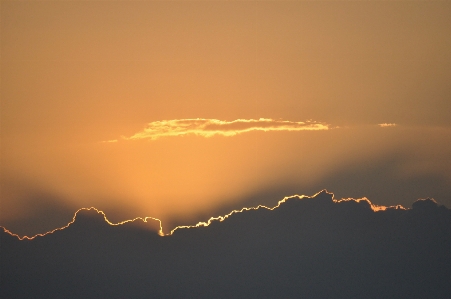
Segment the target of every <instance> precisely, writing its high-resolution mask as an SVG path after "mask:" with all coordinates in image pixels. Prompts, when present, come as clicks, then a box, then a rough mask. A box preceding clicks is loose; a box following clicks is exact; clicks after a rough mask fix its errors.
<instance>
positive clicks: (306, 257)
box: [0, 191, 451, 299]
mask: <svg viewBox="0 0 451 299" xmlns="http://www.w3.org/2000/svg"><path fill="white" fill-rule="evenodd" d="M143 220H144V219H135V220H132V221H126V222H123V223H118V224H112V223H110V222H109V221H108V220H107V218H106V217H105V215H104V213H102V212H101V211H98V210H95V209H82V210H79V211H78V212H77V214H76V217H74V219H73V221H72V222H71V223H69V224H68V225H67V226H66V227H65V228H62V229H60V230H55V231H53V233H49V234H47V235H45V236H41V237H37V238H35V239H33V240H28V239H26V238H25V239H23V240H19V239H18V238H17V237H15V236H13V235H11V234H10V233H8V231H5V230H3V231H0V241H1V244H2V255H1V256H2V258H1V259H0V267H1V269H2V273H1V275H2V277H1V278H2V288H0V297H1V298H34V297H36V296H38V294H45V295H46V298H94V297H95V298H99V297H101V298H148V297H149V296H151V297H155V298H218V297H221V298H380V297H384V298H409V299H411V298H451V284H450V282H451V280H450V279H451V253H450V252H451V210H449V209H447V208H446V207H444V206H438V205H437V203H436V202H435V201H433V200H431V199H426V200H421V201H418V202H417V203H415V204H414V205H413V208H412V209H404V208H401V207H399V206H398V207H385V208H384V209H380V207H377V206H374V205H373V204H371V202H370V201H369V200H367V199H360V200H353V199H346V200H335V199H334V198H333V194H331V193H328V192H326V191H322V192H320V193H317V194H316V195H314V196H312V197H308V196H297V195H296V196H291V197H286V198H285V199H283V200H281V201H280V202H279V204H278V205H277V206H276V207H274V208H267V207H263V206H260V207H256V208H247V209H243V210H241V211H233V212H232V213H229V214H228V215H226V216H224V217H216V218H211V219H210V220H209V221H207V222H205V223H200V224H198V225H196V226H191V227H180V228H178V229H177V230H175V231H173V232H172V234H170V235H166V236H164V237H162V236H159V235H158V234H157V233H156V232H155V231H151V230H148V229H147V225H148V224H147V223H144V222H146V221H143ZM146 220H147V219H146ZM151 220H152V221H151V222H153V223H154V224H157V225H158V224H159V222H158V221H155V219H151ZM137 221H138V222H139V223H140V224H139V225H135V222H137ZM147 222H148V221H147ZM80 286H83V287H80ZM149 294H150V295H149Z"/></svg>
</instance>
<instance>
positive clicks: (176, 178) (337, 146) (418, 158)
mask: <svg viewBox="0 0 451 299" xmlns="http://www.w3.org/2000/svg"><path fill="white" fill-rule="evenodd" d="M0 5H1V109H0V110H1V156H0V161H1V163H0V167H1V169H0V170H1V173H0V182H1V194H0V200H1V202H0V203H1V207H0V211H1V212H0V225H2V226H5V227H6V228H8V229H9V230H11V231H12V232H15V233H18V234H21V235H23V234H28V235H33V234H36V233H41V232H45V231H48V230H50V229H53V228H56V227H59V226H62V225H64V224H66V223H68V221H70V220H71V219H72V216H73V214H74V212H75V211H76V210H77V209H79V208H83V207H91V206H94V207H96V208H98V209H100V210H102V211H104V212H105V213H106V214H107V215H108V218H109V219H110V220H111V221H122V220H125V219H130V218H134V217H138V216H140V217H146V216H151V217H156V218H159V219H161V220H162V223H163V228H164V230H165V231H166V232H167V231H169V230H171V229H172V228H173V227H174V226H175V225H179V224H194V223H196V222H198V221H200V220H203V221H204V220H206V219H208V218H209V217H210V216H217V215H223V214H225V213H228V212H229V211H231V210H233V209H239V208H242V207H245V206H256V205H258V204H265V205H268V206H275V205H276V204H277V202H278V201H279V200H281V199H282V198H284V197H285V196H290V195H294V194H300V195H302V194H305V195H313V194H315V193H317V192H319V191H320V190H322V189H327V190H329V191H330V192H333V193H334V194H335V197H336V198H348V197H353V198H361V197H367V198H368V199H370V200H371V201H372V202H373V203H375V204H378V205H396V204H401V205H404V206H405V207H408V208H409V207H410V206H411V204H412V203H413V202H414V201H415V200H416V199H418V198H426V197H431V198H434V199H435V200H436V201H437V202H438V203H439V204H441V205H445V206H447V207H448V208H450V207H451V18H450V15H451V2H450V1H408V0H406V1H390V0H389V1H338V0H337V1H314V0H313V1H62V0H61V1H8V0H1V2H0Z"/></svg>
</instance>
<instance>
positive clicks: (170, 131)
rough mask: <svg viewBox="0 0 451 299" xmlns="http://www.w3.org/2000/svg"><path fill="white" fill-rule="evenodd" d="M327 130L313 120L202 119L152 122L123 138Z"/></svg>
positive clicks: (325, 125)
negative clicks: (139, 130)
mask: <svg viewBox="0 0 451 299" xmlns="http://www.w3.org/2000/svg"><path fill="white" fill-rule="evenodd" d="M328 129H329V126H328V125H327V124H323V123H317V122H313V121H306V122H293V121H287V120H274V119H269V118H260V119H237V120H234V121H223V120H218V119H203V118H196V119H173V120H162V121H155V122H151V123H149V124H147V127H146V128H145V129H144V130H143V131H141V132H139V133H136V134H135V135H133V136H131V137H128V138H125V139H128V140H137V139H151V140H155V139H158V138H160V137H164V136H183V135H198V136H202V137H212V136H215V135H222V136H235V135H237V134H241V133H246V132H251V131H264V132H269V131H306V130H310V131H312V130H328Z"/></svg>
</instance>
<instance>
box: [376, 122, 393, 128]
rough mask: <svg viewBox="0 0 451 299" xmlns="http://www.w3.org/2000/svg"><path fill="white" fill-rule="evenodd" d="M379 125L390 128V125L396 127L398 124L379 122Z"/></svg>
mask: <svg viewBox="0 0 451 299" xmlns="http://www.w3.org/2000/svg"><path fill="white" fill-rule="evenodd" d="M378 126H379V127H381V128H389V127H396V126H397V124H395V123H383V124H378Z"/></svg>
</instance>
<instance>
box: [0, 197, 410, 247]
mask: <svg viewBox="0 0 451 299" xmlns="http://www.w3.org/2000/svg"><path fill="white" fill-rule="evenodd" d="M323 192H324V193H327V194H329V195H331V199H332V202H333V203H335V204H339V203H341V202H346V201H354V202H357V203H359V202H361V201H363V202H367V204H368V205H369V207H370V208H371V210H372V211H373V212H381V211H385V210H387V209H401V210H408V209H406V208H404V207H403V206H401V205H394V206H380V205H376V204H373V203H372V202H371V201H370V200H369V199H367V198H366V197H363V198H359V199H354V198H343V199H335V198H334V194H333V193H332V192H328V191H327V190H325V189H324V190H322V191H320V192H318V193H316V194H314V195H313V196H306V195H292V196H287V197H285V198H283V199H282V200H280V201H279V202H278V203H277V205H276V206H274V207H272V208H270V207H267V206H264V205H258V206H256V207H245V208H242V209H241V210H233V211H231V212H230V213H228V214H226V215H224V216H217V217H211V218H210V219H208V220H207V221H206V222H198V223H197V224H195V225H182V226H177V227H176V228H174V229H172V230H171V231H170V232H169V233H168V234H165V233H164V232H163V226H162V221H161V220H160V219H158V218H154V217H136V218H134V219H131V220H125V221H121V222H118V223H113V222H111V221H109V220H108V218H107V217H106V215H105V213H104V212H103V211H101V210H98V209H97V208H94V207H91V208H81V209H79V210H77V211H76V212H75V215H74V217H73V218H72V220H71V221H70V222H69V223H68V224H67V225H65V226H63V227H59V228H56V229H53V230H51V231H48V232H45V233H42V234H36V235H34V236H31V237H30V236H20V235H18V234H15V233H13V232H11V231H9V230H8V229H6V228H5V227H3V226H0V229H3V231H4V232H6V233H8V234H9V235H11V236H14V237H16V238H18V239H19V240H33V239H35V238H37V237H44V236H46V235H48V234H53V233H54V232H57V231H61V230H64V229H66V228H68V227H69V226H70V225H72V224H73V223H75V220H76V218H77V214H78V213H79V212H81V211H95V212H97V213H99V214H101V215H102V216H103V219H104V220H105V222H106V223H107V224H109V225H111V226H118V225H123V224H127V223H133V222H135V221H142V222H144V223H147V222H148V221H149V220H151V221H156V222H158V223H159V230H158V232H157V233H158V235H159V236H161V237H165V236H171V235H173V234H174V232H175V231H176V230H179V229H192V228H198V227H206V226H209V225H210V224H211V223H213V222H215V221H218V222H222V221H224V220H226V219H227V218H229V217H230V216H232V215H233V214H236V213H242V212H245V211H250V210H259V209H266V210H270V211H273V210H275V209H277V208H279V207H280V205H281V204H283V203H285V202H286V201H287V200H289V199H292V198H297V199H298V200H302V199H304V198H310V199H313V198H315V197H316V196H318V195H319V194H320V193H323Z"/></svg>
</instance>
